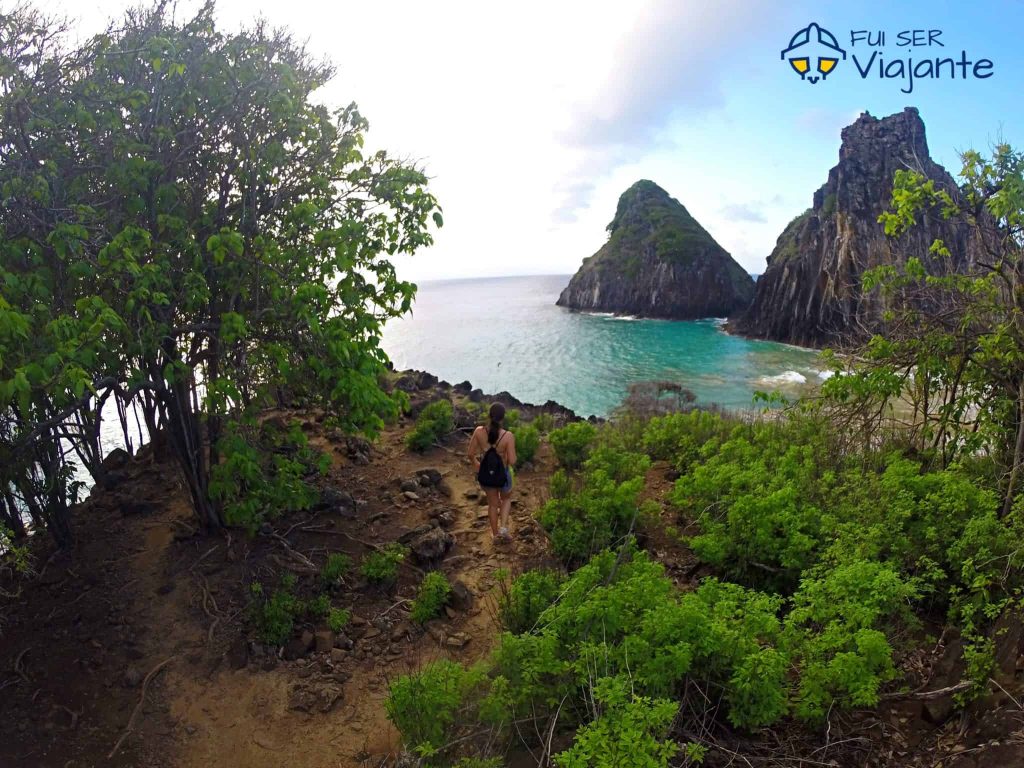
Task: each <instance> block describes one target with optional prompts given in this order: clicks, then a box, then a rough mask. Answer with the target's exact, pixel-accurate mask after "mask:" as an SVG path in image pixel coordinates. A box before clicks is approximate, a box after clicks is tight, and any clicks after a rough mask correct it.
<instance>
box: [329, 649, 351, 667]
mask: <svg viewBox="0 0 1024 768" xmlns="http://www.w3.org/2000/svg"><path fill="white" fill-rule="evenodd" d="M346 656H348V654H347V653H345V651H343V650H342V649H341V648H331V661H332V662H333V663H335V664H340V663H341V662H343V661H344V660H345V657H346Z"/></svg>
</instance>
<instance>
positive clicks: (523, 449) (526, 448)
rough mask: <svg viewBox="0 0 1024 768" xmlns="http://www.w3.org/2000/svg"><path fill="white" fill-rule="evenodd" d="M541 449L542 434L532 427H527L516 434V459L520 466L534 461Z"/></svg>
mask: <svg viewBox="0 0 1024 768" xmlns="http://www.w3.org/2000/svg"><path fill="white" fill-rule="evenodd" d="M539 447H540V432H538V431H537V430H536V429H535V428H534V427H532V426H525V427H522V428H521V429H519V430H518V431H517V432H516V459H517V460H518V461H519V463H520V464H525V463H527V462H528V461H533V457H534V456H536V455H537V449H538V448H539Z"/></svg>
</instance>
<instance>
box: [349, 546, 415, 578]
mask: <svg viewBox="0 0 1024 768" xmlns="http://www.w3.org/2000/svg"><path fill="white" fill-rule="evenodd" d="M405 555H406V549H405V547H403V546H402V545H401V544H397V543H392V544H388V545H387V546H385V547H384V548H382V549H379V550H374V551H372V552H370V553H368V554H367V555H366V557H364V558H363V564H362V566H361V568H360V569H359V572H360V573H362V574H363V578H365V579H366V580H367V581H369V582H370V583H371V584H382V585H383V584H393V583H394V582H395V580H397V579H398V566H400V565H401V564H402V561H403V560H405Z"/></svg>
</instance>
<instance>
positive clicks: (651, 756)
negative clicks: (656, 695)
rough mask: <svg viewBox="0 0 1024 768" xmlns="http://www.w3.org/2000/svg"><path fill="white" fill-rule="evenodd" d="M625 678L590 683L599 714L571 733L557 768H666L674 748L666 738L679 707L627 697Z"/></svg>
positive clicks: (676, 747)
mask: <svg viewBox="0 0 1024 768" xmlns="http://www.w3.org/2000/svg"><path fill="white" fill-rule="evenodd" d="M632 689H633V686H632V685H631V683H630V680H629V679H628V678H625V677H604V678H600V679H599V680H597V682H596V683H595V684H594V692H593V699H594V701H596V702H597V703H598V705H599V706H600V709H601V712H600V714H599V715H598V717H597V719H596V720H592V721H591V722H589V723H587V724H586V725H584V726H583V727H582V728H580V729H579V730H578V731H576V737H575V739H573V744H572V747H571V748H570V749H568V750H566V751H565V752H561V753H560V754H558V755H556V756H555V765H557V766H559V768H618V766H630V767H631V768H668V766H669V765H671V760H672V758H673V757H675V755H676V753H677V752H678V751H679V745H678V744H676V743H675V742H674V741H672V739H670V738H668V734H669V730H670V729H671V727H672V721H673V720H675V717H676V713H677V712H678V711H679V703H678V702H675V701H670V700H668V699H652V698H650V697H647V696H638V695H636V694H635V693H633V690H632Z"/></svg>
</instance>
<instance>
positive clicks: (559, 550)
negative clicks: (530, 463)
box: [537, 433, 650, 563]
mask: <svg viewBox="0 0 1024 768" xmlns="http://www.w3.org/2000/svg"><path fill="white" fill-rule="evenodd" d="M552 434H554V433H552ZM649 468H650V459H649V458H647V456H644V455H643V454H638V453H623V452H617V451H614V450H612V449H609V448H605V447H601V448H598V449H596V450H595V451H594V452H593V454H592V455H591V457H590V458H589V459H587V460H586V462H585V463H584V466H583V471H582V473H581V476H580V482H579V486H578V488H574V487H573V485H572V483H571V481H570V480H569V479H568V478H567V477H566V476H565V475H564V474H559V473H556V474H555V475H554V476H553V477H552V479H551V498H550V499H549V500H548V502H547V503H546V504H545V505H544V506H543V507H541V509H540V510H539V511H538V513H537V519H538V521H539V522H540V524H541V525H542V526H543V527H544V529H545V530H546V531H547V533H548V536H549V537H550V539H551V546H552V549H553V550H554V551H555V553H556V554H557V555H558V556H559V557H561V558H562V559H563V560H564V561H565V562H567V563H579V562H583V561H584V560H586V558H587V557H589V556H590V555H591V554H592V553H594V552H598V551H600V550H602V549H604V548H605V547H608V546H610V545H612V544H613V543H614V542H616V541H617V540H618V539H620V538H621V537H622V536H623V535H624V534H625V533H626V532H627V531H628V530H629V528H630V526H631V525H632V524H633V523H634V521H635V520H636V519H637V518H638V517H641V516H646V515H647V514H648V511H647V510H648V509H649V507H642V506H641V505H640V502H639V498H640V491H641V490H642V489H643V483H644V480H643V475H644V473H646V471H647V470H648V469H649Z"/></svg>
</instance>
